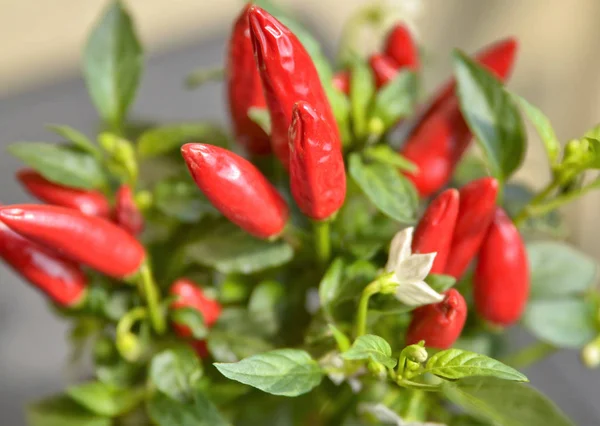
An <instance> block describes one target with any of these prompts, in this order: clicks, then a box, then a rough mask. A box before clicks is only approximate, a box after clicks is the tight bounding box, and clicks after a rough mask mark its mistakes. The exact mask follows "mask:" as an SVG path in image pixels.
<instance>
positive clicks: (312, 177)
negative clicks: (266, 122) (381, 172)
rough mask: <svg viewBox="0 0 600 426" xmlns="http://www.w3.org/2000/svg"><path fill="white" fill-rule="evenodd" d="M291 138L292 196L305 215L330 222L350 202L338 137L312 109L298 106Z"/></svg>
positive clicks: (302, 103)
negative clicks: (345, 202) (347, 199)
mask: <svg viewBox="0 0 600 426" xmlns="http://www.w3.org/2000/svg"><path fill="white" fill-rule="evenodd" d="M289 137H290V187H291V190H292V195H293V196H294V199H295V200H296V203H297V204H298V207H300V210H302V212H303V213H304V214H305V215H307V216H308V217H310V218H311V219H314V220H324V219H327V218H328V217H330V216H331V215H333V214H334V213H335V212H337V211H338V210H339V209H340V207H342V205H343V204H344V199H345V198H346V172H345V169H344V157H343V155H342V150H341V144H340V143H339V141H338V140H336V137H337V135H336V133H335V132H334V131H333V130H332V129H331V126H329V123H327V120H326V119H325V117H323V116H322V115H321V114H319V112H318V111H316V110H315V109H314V108H313V107H312V106H311V105H309V104H308V103H307V102H298V103H297V104H296V105H295V106H294V112H293V120H292V125H291V126H290V134H289Z"/></svg>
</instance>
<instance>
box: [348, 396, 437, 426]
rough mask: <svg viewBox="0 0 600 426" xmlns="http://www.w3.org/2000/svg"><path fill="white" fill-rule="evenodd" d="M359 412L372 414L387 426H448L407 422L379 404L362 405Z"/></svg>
mask: <svg viewBox="0 0 600 426" xmlns="http://www.w3.org/2000/svg"><path fill="white" fill-rule="evenodd" d="M358 411H359V412H361V413H370V414H372V415H373V416H375V418H376V419H377V420H379V421H380V422H383V423H384V424H386V425H394V426H446V425H444V424H442V423H429V422H428V423H421V422H407V421H405V420H404V419H403V418H402V417H400V416H399V415H398V413H396V412H395V411H393V410H392V409H390V408H389V407H387V406H385V405H383V404H381V403H379V404H371V403H367V402H365V403H361V404H359V405H358Z"/></svg>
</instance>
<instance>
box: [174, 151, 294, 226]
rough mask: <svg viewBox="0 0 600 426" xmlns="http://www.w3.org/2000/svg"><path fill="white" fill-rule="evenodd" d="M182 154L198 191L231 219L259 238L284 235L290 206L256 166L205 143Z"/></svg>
mask: <svg viewBox="0 0 600 426" xmlns="http://www.w3.org/2000/svg"><path fill="white" fill-rule="evenodd" d="M181 154H182V155H183V158H184V160H185V162H186V164H187V167H188V169H189V171H190V173H191V175H192V177H193V178H194V181H195V182H196V185H197V186H198V188H200V190H201V191H202V192H203V193H204V195H206V197H207V198H208V199H209V200H210V202H211V203H212V204H213V206H215V207H216V208H217V209H218V210H219V211H220V212H221V213H223V215H224V216H225V217H226V218H227V219H229V220H230V221H231V222H233V223H235V224H236V225H237V226H239V227H240V228H242V229H243V230H245V231H246V232H248V233H250V234H252V235H254V236H256V237H259V238H270V237H274V236H276V235H278V234H279V233H281V231H283V228H284V227H285V224H286V223H287V220H288V216H289V210H288V207H287V204H286V202H285V201H284V199H283V198H282V197H281V195H279V193H278V192H277V190H276V189H275V187H274V186H273V185H272V184H271V183H270V182H269V181H268V180H267V178H266V177H265V176H264V175H263V174H262V173H261V172H260V171H259V170H258V169H257V168H256V167H255V166H254V165H253V164H252V163H250V162H249V161H248V160H246V159H245V158H242V157H240V156H239V155H237V154H234V153H233V152H231V151H228V150H226V149H223V148H219V147H218V146H213V145H207V144H202V143H188V144H185V145H184V146H183V147H181Z"/></svg>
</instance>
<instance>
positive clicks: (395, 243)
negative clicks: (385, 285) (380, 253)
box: [385, 227, 444, 306]
mask: <svg viewBox="0 0 600 426" xmlns="http://www.w3.org/2000/svg"><path fill="white" fill-rule="evenodd" d="M412 237H413V228H412V227H411V228H405V229H403V230H402V231H400V232H398V233H397V234H396V235H395V236H394V238H393V239H392V243H391V246H390V254H389V257H388V261H387V264H386V266H385V270H386V272H388V273H390V272H393V275H392V277H391V282H392V283H393V284H395V285H396V287H395V296H396V299H398V300H399V301H401V302H402V303H404V304H405V305H408V306H422V305H429V304H431V303H439V302H441V301H442V300H444V296H443V295H441V294H440V293H438V292H437V291H435V290H434V289H432V288H431V287H430V286H429V284H427V283H426V282H425V278H426V277H427V275H428V274H429V271H430V270H431V268H432V266H433V261H434V260H435V255H436V253H426V254H413V253H412V252H411V245H412Z"/></svg>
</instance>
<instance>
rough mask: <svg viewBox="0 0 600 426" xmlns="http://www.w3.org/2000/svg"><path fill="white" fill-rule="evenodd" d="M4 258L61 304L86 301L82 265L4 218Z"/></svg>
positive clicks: (0, 239)
mask: <svg viewBox="0 0 600 426" xmlns="http://www.w3.org/2000/svg"><path fill="white" fill-rule="evenodd" d="M0 258H2V259H4V261H5V262H6V263H7V264H9V265H10V266H11V267H12V269H13V270H14V271H15V272H17V273H18V274H20V275H22V276H23V277H24V278H25V279H26V280H27V281H29V282H30V283H31V284H33V285H34V286H35V287H36V288H38V289H39V290H40V291H42V292H43V293H44V294H46V295H47V296H48V297H50V299H52V300H53V301H54V302H55V303H57V304H58V305H60V306H65V307H73V306H77V305H79V304H81V303H82V301H83V299H84V297H85V294H86V287H87V278H86V276H85V275H84V274H83V272H82V271H81V269H80V268H79V266H78V265H76V264H75V263H73V262H71V261H69V260H67V259H64V258H63V257H62V256H60V255H59V254H58V253H56V252H53V251H52V250H50V249H48V248H46V247H44V246H41V245H40V244H37V243H35V242H33V241H31V240H28V239H26V238H24V237H22V236H21V235H19V234H17V233H16V232H14V231H13V230H12V229H9V228H8V226H6V225H5V224H4V223H2V222H0Z"/></svg>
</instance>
